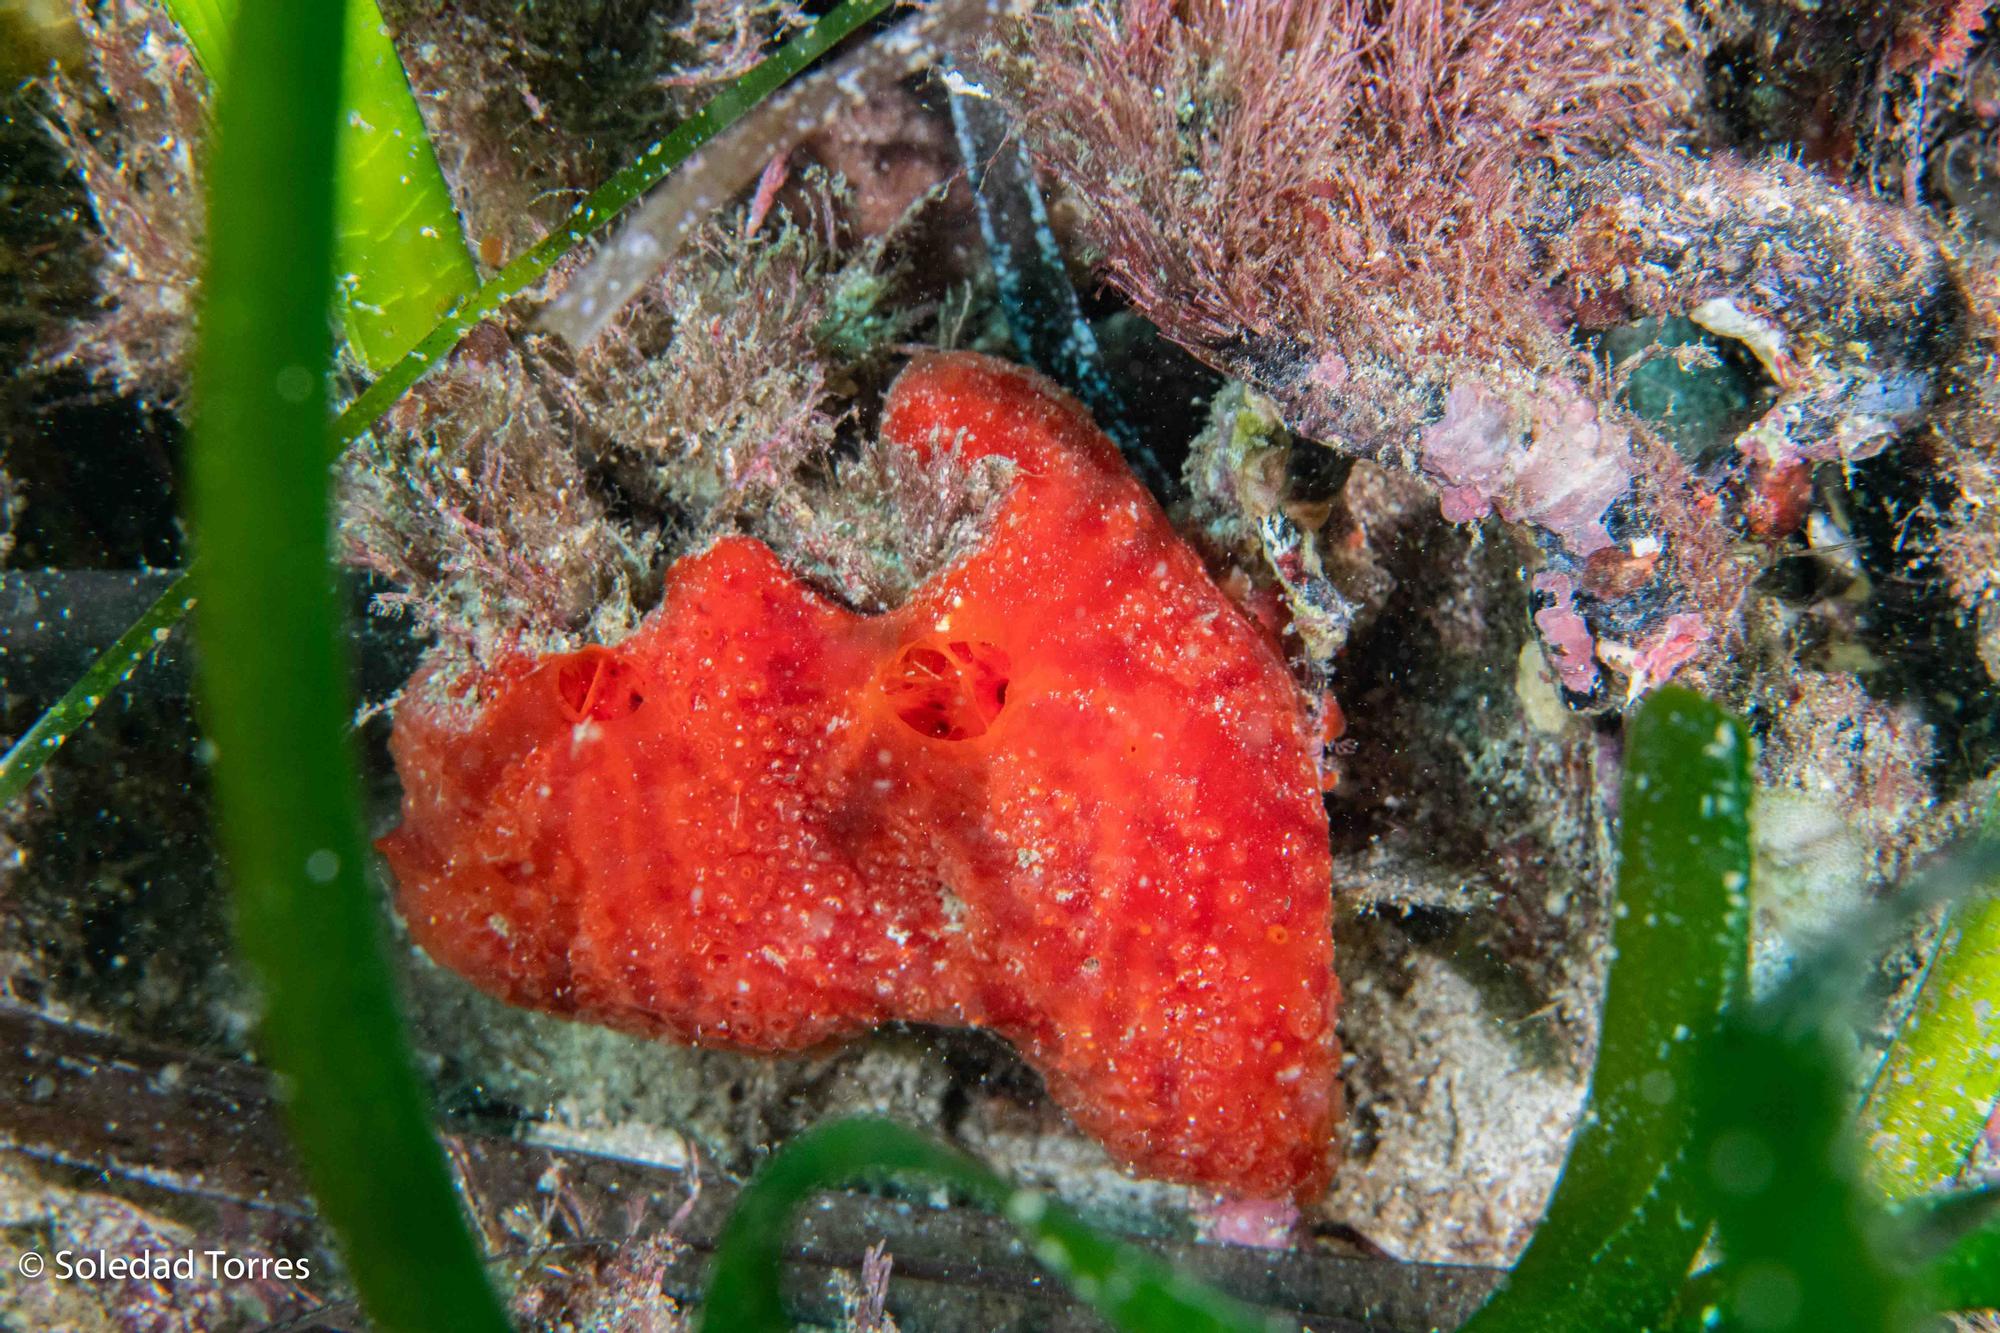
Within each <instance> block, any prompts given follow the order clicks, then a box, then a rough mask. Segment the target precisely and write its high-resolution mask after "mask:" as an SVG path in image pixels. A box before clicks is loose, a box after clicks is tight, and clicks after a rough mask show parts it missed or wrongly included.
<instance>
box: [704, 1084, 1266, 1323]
mask: <svg viewBox="0 0 2000 1333" xmlns="http://www.w3.org/2000/svg"><path fill="white" fill-rule="evenodd" d="M889 1175H916V1176H922V1177H924V1178H926V1179H928V1180H930V1181H933V1182H938V1183H942V1184H944V1185H948V1186H950V1187H951V1188H952V1189H954V1190H956V1191H958V1192H959V1193H961V1194H964V1195H966V1196H968V1197H970V1198H971V1199H973V1200H975V1201H976V1202H978V1203H980V1204H983V1205H984V1206H986V1207H987V1208H990V1209H992V1210H993V1211H995V1212H997V1213H1000V1214H1001V1215H1002V1216H1004V1217H1006V1219H1007V1220H1008V1221H1010V1222H1012V1223H1013V1224H1014V1225H1015V1226H1016V1227H1017V1228H1019V1229H1020V1231H1021V1234H1022V1235H1023V1237H1025V1238H1026V1239H1027V1241H1028V1244H1029V1248H1030V1250H1031V1251H1032V1252H1033V1254H1034V1256H1035V1258H1036V1259H1037V1260H1039V1261H1040V1262H1041V1264H1042V1266H1043V1267H1045V1268H1047V1269H1048V1270H1049V1271H1050V1272H1052V1273H1054V1274H1055V1275H1056V1276H1058V1277H1060V1278H1061V1279H1062V1280H1063V1281H1064V1282H1066V1283H1068V1284H1069V1287H1070V1289H1071V1290H1073V1291H1074V1292H1076V1294H1077V1295H1078V1296H1079V1297H1080V1298H1082V1299H1083V1300H1084V1301H1085V1302H1086V1303H1088V1304H1089V1305H1091V1306H1093V1307H1094V1308H1096V1309H1097V1310H1098V1311H1099V1312H1100V1313H1101V1314H1103V1315H1104V1316H1105V1317H1106V1318H1108V1319H1111V1320H1112V1321H1113V1322H1115V1323H1116V1324H1117V1325H1118V1326H1119V1327H1120V1328H1123V1329H1127V1330H1131V1331H1132V1333H1269V1330H1270V1329H1272V1328H1286V1327H1290V1325H1288V1324H1287V1323H1286V1322H1285V1321H1282V1320H1278V1321H1273V1322H1270V1323H1267V1322H1266V1321H1264V1320H1263V1319H1260V1318H1259V1317H1258V1316H1257V1314H1256V1313H1255V1312H1253V1311H1251V1310H1249V1309H1247V1308H1245V1307H1244V1306H1241V1305H1239V1304H1237V1303H1236V1302H1235V1301H1233V1300H1231V1299H1229V1298H1228V1297H1226V1296H1223V1295H1222V1294H1221V1293H1219V1292H1216V1291H1213V1290H1210V1289H1209V1288H1207V1287H1204V1286H1202V1285H1201V1284H1200V1283H1198V1282H1194V1281H1192V1280H1191V1279H1188V1278H1184V1277H1181V1276H1180V1275H1178V1274H1176V1273H1175V1272H1173V1271H1172V1270H1171V1269H1169V1268H1168V1267H1167V1266H1166V1265H1165V1264H1163V1263H1161V1262H1160V1261H1159V1260H1158V1259H1155V1258H1153V1257H1152V1256H1151V1255H1149V1254H1146V1253H1144V1252H1142V1251H1140V1250H1137V1249H1135V1248H1133V1247H1132V1246H1130V1245H1126V1244H1124V1243H1122V1242H1119V1241H1114V1240H1108V1239H1106V1238H1104V1237H1103V1236H1100V1235H1098V1234H1097V1233H1096V1232H1095V1231H1093V1230H1091V1229H1090V1228H1089V1227H1087V1226H1085V1225H1084V1223H1083V1222H1082V1221H1081V1220H1080V1219H1079V1218H1078V1217H1077V1216H1076V1214H1074V1213H1072V1212H1071V1211H1070V1210H1069V1209H1067V1208H1065V1207H1063V1206H1062V1205H1061V1204H1059V1203H1056V1202H1054V1201H1053V1200H1050V1199H1048V1198H1047V1197H1045V1196H1044V1195H1042V1194H1040V1193H1038V1192H1036V1191H1034V1190H1020V1189H1015V1188H1013V1187H1012V1186H1010V1185H1008V1183H1007V1182H1006V1181H1004V1180H1002V1179H1001V1178H1000V1177H999V1176H996V1175H994V1174H993V1173H992V1172H991V1171H989V1170H987V1169H986V1168H985V1167H984V1166H982V1165H980V1164H979V1163H978V1162H976V1161H974V1160H973V1159H972V1158H970V1157H968V1156H966V1155H965V1154H964V1153H962V1152H959V1151H958V1150H956V1149H954V1148H947V1147H945V1146H944V1145H942V1144H939V1143H935V1142H933V1141H932V1140H930V1139H929V1138H926V1137H925V1136H924V1135H922V1134H918V1133H915V1132H913V1131H911V1130H908V1129H905V1128H903V1127H902V1126H900V1125H896V1124H892V1123H890V1122H889V1121H886V1120H873V1119H867V1118H856V1119H850V1120H837V1121H834V1122H832V1123H830V1124H825V1125H819V1126H816V1127H815V1128H813V1129H810V1130H808V1131H806V1132H805V1133H804V1134H801V1135H799V1136H798V1137H797V1138H795V1139H793V1140H792V1141H791V1142H789V1143H787V1144H786V1145H785V1146H784V1147H783V1148H780V1149H779V1150H778V1152H777V1153H776V1154H775V1155H774V1156H772V1158H771V1160H770V1161H768V1162H766V1163H765V1164H764V1166H763V1168H762V1169H761V1170H760V1171H758V1173H757V1175H756V1178H755V1179H753V1180H752V1181H751V1182H750V1184H749V1185H748V1186H747V1187H746V1188H745V1189H744V1191H743V1193H742V1195H741V1197H740V1198H738V1200H737V1203H736V1211H735V1212H734V1213H732V1214H731V1215H730V1218H729V1223H728V1225H727V1226H726V1227H725V1228H724V1229H723V1232H722V1237H721V1239H720V1240H719V1241H718V1242H717V1244H716V1250H715V1268H714V1271H713V1273H712V1274H711V1275H710V1277H709V1283H708V1293H707V1295H706V1296H705V1297H704V1299H703V1301H702V1311H701V1324H700V1328H701V1331H702V1333H782V1331H783V1330H786V1329H789V1328H791V1327H792V1323H791V1320H790V1319H789V1318H788V1317H787V1316H786V1314H785V1307H784V1302H783V1300H782V1299H781V1298H780V1296H779V1283H778V1276H779V1263H780V1260H781V1258H782V1256H783V1252H784V1245H785V1237H786V1235H787V1234H788V1233H789V1231H790V1227H791V1220H792V1217H793V1215H794V1214H795V1213H796V1212H797V1211H798V1208H799V1205H800V1204H802V1203H803V1202H804V1201H805V1199H806V1198H807V1196H809V1195H811V1194H813V1193H814V1192H816V1191H818V1190H825V1189H833V1188H836V1187H838V1186H841V1185H846V1184H851V1183H856V1182H859V1181H862V1180H868V1179H872V1178H878V1177H882V1176H889Z"/></svg>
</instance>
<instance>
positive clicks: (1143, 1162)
mask: <svg viewBox="0 0 2000 1333" xmlns="http://www.w3.org/2000/svg"><path fill="white" fill-rule="evenodd" d="M882 430H883V435H884V437H885V439H887V440H888V441H890V442H892V443H894V444H896V445H900V446H902V447H906V448H910V449H914V450H917V451H919V452H920V453H928V451H930V450H933V449H937V448H941V447H942V448H949V447H952V445H953V443H954V442H956V445H957V447H958V448H959V449H960V450H961V451H962V452H963V454H964V455H965V456H966V457H967V458H977V457H981V456H985V455H998V456H1000V457H1003V458H1006V459H1010V460H1012V461H1013V463H1014V464H1015V465H1016V467H1015V471H1014V474H1013V480H1012V487H1011V490H1010V491H1009V493H1008V495H1007V497H1006V498H1005V499H1004V500H1003V501H1002V502H1001V503H1000V505H999V508H998V511H997V514H996V516H995V518H994V520H993V523H992V526H991V528H990V530H989V532H988V533H987V535H986V537H985V539H984V540H983V542H982V544H981V545H980V546H979V547H978V548H977V549H976V550H974V551H973V552H971V553H970V554H969V555H967V556H965V557H963V558H962V559H960V560H959V561H958V562H957V563H955V564H953V565H952V566H950V567H949V568H947V569H945V570H944V571H943V572H941V573H939V574H937V575H935V576H934V577H932V578H931V579H930V580H929V581H928V582H927V583H925V584H923V585H922V587H920V588H919V589H918V590H917V592H916V593H915V595H914V596H912V597H911V598H910V600H909V601H908V602H907V603H906V604H905V605H904V606H902V607H901V608H900V609H898V610H896V611H893V612H890V613H887V614H884V615H878V616H866V615H858V614H856V613H854V612H852V611H849V610H846V609H844V608H843V607H841V606H839V605H836V604H835V603H833V602H831V601H829V600H828V599H827V598H826V597H824V596H822V595H820V594H819V593H817V592H815V591H813V590H812V589H811V588H809V587H807V586H806V585H805V584H804V583H802V582H800V581H799V579H798V578H796V577H795V576H794V575H793V574H791V573H790V572H789V571H788V570H787V569H786V568H785V567H784V566H783V565H782V564H780V563H779V561H778V558H777V556H776V555H774V554H773V553H772V551H771V550H770V548H768V547H766V546H765V545H763V544H762V543H760V542H757V541H753V540H749V539H747V538H741V537H729V538H724V539H723V540H721V541H718V542H716V543H715V544H714V545H713V546H712V547H710V548H709V549H708V550H707V551H705V552H703V553H702V554H699V555H694V556H690V557H688V558H686V559H684V560H682V561H681V562H680V563H679V564H677V565H676V566H675V567H674V568H673V570H672V572H671V574H670V575H669V577H668V579H667V588H666V596H665V600H664V604H663V605H662V606H661V607H660V608H659V609H658V610H657V611H655V612H654V613H653V614H651V615H650V616H649V617H647V619H646V621H645V622H644V623H643V624H642V625H641V626H640V628H639V629H638V631H637V632H635V633H634V634H633V635H632V636H631V637H630V638H628V639H626V640H625V641H624V642H622V643H620V644H618V645H616V646H615V647H611V648H592V649H586V650H584V651H582V652H577V653H568V654H562V655H557V656H549V657H541V658H528V657H515V658H513V659H511V660H506V661H503V662H501V663H500V664H498V665H497V666H495V667H493V668H492V669H490V670H488V671H485V672H481V673H476V674H473V675H468V676H467V677H465V678H462V679H460V680H458V681H455V682H453V683H452V685H451V686H450V692H451V693H453V694H454V695H455V697H456V701H455V702H454V703H452V704H447V705H426V704H422V703H417V702H405V704H404V705H403V707H402V709H401V710H400V712H399V714H398V717H397V719H396V730H395V738H394V743H393V745H394V752H395V757H396V765H397V769H398V771H399V772H400V773H401V775H402V779H403V788H404V797H403V821H402V825H401V827H400V828H398V829H397V830H396V831H395V832H394V833H393V834H391V835H390V836H389V837H387V838H385V839H383V842H382V848H383V850H384V852H385V853H386V854H387V855H388V858H389V862H390V865H391V867H392V868H393V869H394V871H395V874H396V878H397V880H398V882H399V883H400V885H401V905H402V908H403V911H404V912H405V914H406V915H407V916H408V918H409V922H410V929H411V931H412V933H414V935H415V936H416V938H417V940H418V941H419V942H420V943H421V944H422V945H423V946H424V947H425V948H426V949H428V950H429V951H430V953H431V954H432V955H433V956H434V957H436V958H437V959H438V960H439V961H441V962H443V963H444V964H446V965H447V966H450V967H452V968H454V969H456V970H457V971H459V972H461V973H463V974H464V975H465V976H467V977H468V978H470V979H471V980H472V981H473V982H475V983H476V984H478V985H479V986H481V987H483V988H484V989H486V990H488V991H491V992H492V993H493V994H495V995H498V996H500V997H502V998H504V999H507V1000H510V1001H512V1002H514V1003H517V1004H523V1005H529V1006H533V1007H535V1008H539V1009H545V1010H549V1011H551V1012H554V1013H558V1014H565V1015H571V1016H575V1017H579V1018H588V1019H591V1020H594V1021H596V1022H600V1023H604V1024H608V1025H610V1026H612V1027H616V1028H622V1029H625V1030H627V1031H632V1032H639V1033H647V1034H658V1035H663V1036H667V1037H671V1038H673V1039H675V1040H677V1041H684V1042H697V1043H700V1044H703V1045H710V1046H729V1047H735V1048H739V1049H746V1050H753V1051H771V1052H776V1051H796V1050H800V1049H802V1048H805V1047H809V1046H812V1045H815V1044H817V1043H821V1042H825V1041H828V1040H831V1039H835V1038H840V1037H846V1036H849V1035H851V1034H854V1033H857V1032H860V1031H862V1030H864V1029H866V1028H868V1027H871V1026H873V1025H875V1024H880V1023H886V1022H891V1021H896V1020H906V1021H914V1022H924V1023H939V1024H950V1025H967V1026H977V1027H984V1028H989V1029H991V1030H993V1031H994V1032H997V1033H999V1034H1001V1035H1002V1036H1004V1037H1005V1038H1007V1040H1009V1041H1011V1042H1012V1043H1013V1044H1014V1045H1015V1046H1016V1047H1018V1048H1019V1049H1020V1051H1021V1052H1022V1054H1023V1055H1024V1056H1025V1057H1026V1058H1027V1059H1028V1060H1029V1061H1030V1062H1031V1063H1032V1064H1033V1065H1034V1067H1035V1068H1036V1069H1038V1070H1039V1071H1041V1073H1042V1075H1043V1077H1044V1078H1045V1079H1046V1080H1047V1083H1048V1087H1049V1091H1050V1093H1051V1095H1052V1096H1053V1097H1054V1098H1055V1100H1056V1102H1057V1103H1058V1104H1060V1105H1061V1106H1062V1108H1063V1109H1064V1110H1065V1111H1067V1112H1068V1113H1069V1115H1070V1117H1071V1118H1072V1119H1073V1120H1074V1121H1075V1122H1076V1123H1077V1125H1079V1126H1080V1127H1081V1128H1082V1129H1083V1130H1084V1131H1086V1132H1087V1133H1089V1134H1091V1135H1093V1136H1094V1137H1096V1138H1097V1139H1099V1140H1100V1141H1101V1142H1103V1144H1104V1145H1105V1146H1106V1147H1107V1148H1108V1149H1109V1150H1110V1151H1111V1152H1112V1153H1113V1154H1114V1155H1115V1156H1116V1157H1118V1158H1119V1159H1120V1160H1122V1161H1124V1162H1126V1163H1128V1164H1130V1165H1131V1166H1133V1167H1135V1168H1137V1169H1138V1170H1140V1171H1142V1172H1145V1173H1147V1174H1149V1175H1153V1176H1158V1177H1164V1178H1167V1179H1172V1180H1179V1181H1185V1182H1189V1183H1195V1184H1201V1185H1207V1186H1212V1187H1215V1188H1218V1189H1222V1190H1225V1191H1228V1192H1230V1193H1233V1194H1237V1195H1241V1196H1246V1197H1279V1196H1286V1197H1294V1198H1299V1199H1310V1198H1312V1197H1314V1196H1316V1195H1317V1194H1319V1193H1320V1192H1321V1191H1323V1189H1324V1188H1325V1186H1326V1183H1327V1177H1328V1173H1329V1171H1330V1170H1331V1158H1332V1137H1333V1129H1334V1125H1335V1122H1336V1121H1337V1119H1338V1117H1339V1114H1340V1097H1339V1085H1338V1083H1337V1082H1336V1078H1335V1071H1336V1065H1337V1063H1338V1047H1337V1045H1336V1042H1335V1036H1334V1009H1335V1004H1336V1001H1337V995H1338V986H1337V983H1336V982H1335V979H1334V975H1333V970H1332V953H1333V946H1332V938H1331V935H1330V913H1331V875H1332V868H1331V862H1330V857H1329V854H1328V845H1327V823H1326V814H1325V808H1324V806H1323V805H1322V804H1321V799H1320V775H1319V770H1318V750H1317V740H1316V736H1315V733H1314V732H1313V729H1312V727H1311V725H1310V723H1309V720H1308V717H1307V714H1306V711H1305V708H1304V705H1303V702H1302V700H1301V697H1300V694H1299V691H1298V690H1297V689H1296V688H1295V686H1294V684H1293V682H1292V679H1291V677H1290V675H1289V673H1288V672H1287V670H1286V667H1285V664H1284V662H1283V660H1282V659H1281V657H1280V656H1279V654H1278V652H1277V651H1276V650H1275V648H1274V647H1273V645H1272V644H1271V642H1270V640H1269V638H1268V637H1267V636H1266V634H1265V633H1264V632H1263V631H1261V630H1260V629H1258V628H1256V627H1255V626H1253V625H1252V624H1251V622H1250V621H1249V620H1248V619H1246V618H1245V616H1244V615H1243V614H1242V613H1241V612H1240V611H1238V609H1237V608H1236V607H1235V605H1234V604H1232V603H1231V602H1230V601H1229V600H1228V599H1227V598H1226V597H1224V595H1223V594H1222V593H1221V592H1220V591H1219V590H1218V589H1217V588H1216V586H1215V585H1214V584H1213V583H1212V582H1211V581H1210V580H1209V578H1208V576H1207V574H1206V573H1205V571H1204V570H1203V568H1202V565H1201V562H1200V560H1199V559H1198V558H1197V557H1196V555H1195V553H1194V552H1193V551H1192V550H1191V549H1190V548H1189V547H1188V546H1187V545H1186V544H1184V543H1183V542H1182V541H1181V540H1180V538H1179V537H1178V536H1176V535H1175V533H1174V531H1173V529H1172V528H1171V527H1170V526H1169V525H1168V523H1167V520H1166V518H1165V517H1164V516H1163V515H1162V514H1161V512H1160V510H1159V508H1158V506H1157V505H1155V504H1154V502H1153V500H1152V498H1151V497H1150V496H1149V495H1148V494H1147V493H1146V492H1145V491H1144V490H1143V489H1142V488H1141V487H1140V485H1139V484H1138V483H1137V482H1136V481H1135V480H1134V479H1133V477H1132V475H1131V473H1130V472H1129V471H1128V470H1127V469H1126V467H1125V465H1124V462H1123V461H1122V460H1121V459H1120V458H1119V456H1118V452H1117V450H1116V449H1115V448H1114V447H1113V445H1112V444H1111V442H1110V441H1109V440H1108V439H1107V438H1106V437H1105V436H1104V435H1103V433H1102V432H1100V431H1099V430H1098V429H1097V428H1096V426H1094V425H1093V424H1092V423H1091V421H1090V419H1089V418H1088V416H1086V415H1085V413H1084V412H1083V410H1082V409H1081V408H1080V407H1078V406H1077V405H1076V404H1075V403H1073V402H1072V401H1070V400H1069V399H1068V398H1066V397H1064V396H1062V395H1061V394H1059V393H1058V392H1057V391H1055V390H1054V389H1052V388H1050V387H1049V386H1047V385H1046V384H1045V383H1044V382H1043V381H1042V380H1040V379H1038V378H1037V377H1035V376H1034V375H1032V374H1030V373H1028V372H1026V371H1023V370H1019V369H1016V368H1014V367H1011V366H1008V365H1006V364H1004V363H1002V362H999V361H994V360H991V359H989V358H985V357H979V356H973V355H969V354H954V355H937V356H929V357H924V358H922V359H920V360H918V361H916V362H915V363H914V364H912V365H911V367H910V368H909V369H908V370H907V371H905V372H904V374H903V376H902V377H901V379H900V380H898V382H897V383H896V385H895V387H894V388H893V389H892V391H891V392H890V395H889V400H888V404H887V406H886V408H885V411H884V416H883V426H882ZM427 693H428V692H426V691H423V690H412V691H411V694H410V698H411V700H415V699H418V698H421V697H426V695H427ZM433 697H434V696H433Z"/></svg>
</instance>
